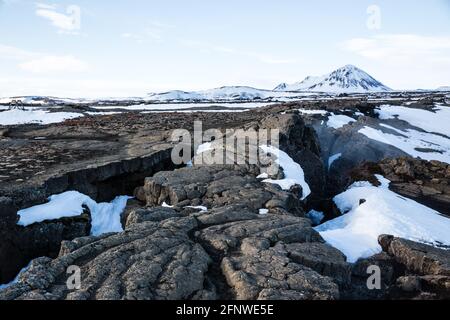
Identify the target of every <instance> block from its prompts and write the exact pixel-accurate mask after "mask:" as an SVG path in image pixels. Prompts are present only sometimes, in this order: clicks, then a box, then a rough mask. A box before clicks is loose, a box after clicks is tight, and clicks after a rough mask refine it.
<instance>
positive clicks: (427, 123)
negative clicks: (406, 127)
mask: <svg viewBox="0 0 450 320" xmlns="http://www.w3.org/2000/svg"><path fill="white" fill-rule="evenodd" d="M375 113H377V114H378V116H379V118H380V119H381V120H388V119H395V118H398V119H400V120H404V121H406V122H408V123H410V124H411V125H413V126H415V127H418V128H421V129H423V130H425V131H428V132H436V133H441V134H444V135H446V136H448V137H450V126H449V123H450V108H449V107H441V106H438V107H435V108H434V110H423V109H415V108H407V107H401V106H391V105H382V106H380V107H379V108H378V109H375Z"/></svg>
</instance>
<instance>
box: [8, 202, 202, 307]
mask: <svg viewBox="0 0 450 320" xmlns="http://www.w3.org/2000/svg"><path fill="white" fill-rule="evenodd" d="M171 211H172V212H170V211H168V210H166V212H165V213H166V217H164V214H162V212H157V215H158V216H159V218H160V219H161V221H158V219H157V218H156V217H152V220H154V221H146V222H141V223H132V222H129V223H128V227H127V230H126V231H125V232H123V233H118V234H108V235H104V236H102V237H87V238H79V239H76V240H74V241H72V242H63V244H62V247H61V252H60V255H59V257H58V258H57V259H55V260H51V259H45V258H43V259H37V260H35V261H34V262H33V264H32V266H31V267H30V269H29V270H28V272H26V273H25V274H24V275H23V277H22V282H21V283H20V284H19V285H14V286H12V287H10V288H8V289H6V290H5V291H3V292H1V293H0V297H1V298H4V299H77V300H78V299H82V300H84V299H114V300H117V299H133V300H134V299H188V298H190V297H193V296H195V295H196V294H197V295H200V294H205V293H204V292H203V291H204V290H208V288H205V284H204V275H205V272H206V271H207V270H208V264H209V263H210V258H209V257H208V255H207V254H206V253H205V251H204V250H203V248H202V247H201V246H200V245H199V244H196V243H194V242H192V241H190V240H189V237H188V233H189V232H190V231H191V230H193V229H195V228H196V226H197V222H196V221H195V219H194V218H188V217H186V218H172V216H174V215H176V213H175V212H174V211H173V210H171ZM148 215H149V216H151V215H152V212H149V213H148ZM70 265H77V266H79V267H80V268H81V284H82V286H81V289H80V290H75V291H71V290H68V289H67V287H66V285H65V282H66V281H67V280H66V279H67V278H68V275H66V268H67V267H68V266H70Z"/></svg>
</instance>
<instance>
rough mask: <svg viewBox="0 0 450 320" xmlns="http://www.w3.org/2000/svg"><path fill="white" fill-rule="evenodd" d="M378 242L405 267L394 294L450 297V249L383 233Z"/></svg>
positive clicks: (419, 297)
mask: <svg viewBox="0 0 450 320" xmlns="http://www.w3.org/2000/svg"><path fill="white" fill-rule="evenodd" d="M379 242H380V244H381V246H382V247H383V250H384V251H385V252H386V253H388V254H389V255H390V256H391V257H393V259H394V260H395V261H396V262H397V263H399V264H400V265H402V266H404V268H405V269H406V272H405V274H404V275H402V276H400V277H398V278H397V280H396V283H395V287H394V288H393V291H394V294H401V295H403V296H409V297H410V298H414V299H449V298H450V253H449V251H448V250H443V249H439V248H435V247H432V246H428V245H425V244H421V243H417V242H413V241H409V240H405V239H399V238H394V237H392V236H387V235H383V236H380V239H379ZM395 291H397V292H395Z"/></svg>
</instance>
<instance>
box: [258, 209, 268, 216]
mask: <svg viewBox="0 0 450 320" xmlns="http://www.w3.org/2000/svg"><path fill="white" fill-rule="evenodd" d="M259 214H260V215H266V214H269V209H259Z"/></svg>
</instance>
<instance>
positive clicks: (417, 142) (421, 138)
mask: <svg viewBox="0 0 450 320" xmlns="http://www.w3.org/2000/svg"><path fill="white" fill-rule="evenodd" d="M381 126H382V127H384V128H387V129H390V130H392V131H394V132H396V134H391V133H385V132H383V131H381V130H378V129H374V128H371V127H368V126H365V127H364V128H362V129H360V130H359V131H358V132H359V133H361V134H363V135H365V136H366V137H368V138H369V139H372V140H376V141H379V142H381V143H385V144H389V145H391V146H394V147H396V148H398V149H400V150H402V151H403V152H405V153H407V154H409V155H411V156H412V157H415V158H421V159H424V160H428V161H430V160H438V161H441V162H446V163H450V139H447V138H445V137H443V136H440V135H436V134H432V133H427V132H420V131H416V130H412V129H407V130H405V131H403V130H399V129H396V128H394V127H391V126H388V125H385V124H381Z"/></svg>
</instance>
